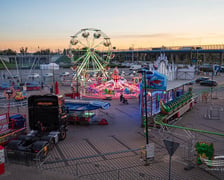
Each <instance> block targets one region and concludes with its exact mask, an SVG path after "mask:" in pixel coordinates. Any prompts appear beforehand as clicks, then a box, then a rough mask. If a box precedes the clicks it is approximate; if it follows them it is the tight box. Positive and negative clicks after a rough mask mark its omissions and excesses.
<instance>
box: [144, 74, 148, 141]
mask: <svg viewBox="0 0 224 180" xmlns="http://www.w3.org/2000/svg"><path fill="white" fill-rule="evenodd" d="M144 91H145V96H144V98H145V103H144V104H145V121H146V122H145V136H146V144H149V137H148V111H147V92H146V72H145V71H144Z"/></svg>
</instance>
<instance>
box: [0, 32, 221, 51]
mask: <svg viewBox="0 0 224 180" xmlns="http://www.w3.org/2000/svg"><path fill="white" fill-rule="evenodd" d="M222 39H224V35H223V34H220V35H217V36H214V35H213V36H211V35H210V36H209V35H208V36H206V37H197V36H187V35H182V36H181V35H179V36H178V35H176V36H171V35H168V34H167V35H157V36H148V37H147V36H133V37H131V36H124V37H122V36H121V37H116V36H114V37H113V36H112V37H111V43H112V46H113V47H116V49H117V50H119V49H129V48H130V47H132V48H134V49H144V48H151V47H161V46H170V47H172V46H173V47H174V46H192V45H214V44H224V42H223V41H220V40H222ZM69 41H70V38H64V39H34V40H28V39H26V40H8V41H7V40H3V41H1V42H0V50H4V49H12V50H16V51H17V52H19V50H20V48H21V47H28V52H36V51H38V50H41V49H50V50H51V51H53V52H56V51H58V50H59V49H60V50H63V49H67V48H69Z"/></svg>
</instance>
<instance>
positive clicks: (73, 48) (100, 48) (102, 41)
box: [69, 28, 113, 77]
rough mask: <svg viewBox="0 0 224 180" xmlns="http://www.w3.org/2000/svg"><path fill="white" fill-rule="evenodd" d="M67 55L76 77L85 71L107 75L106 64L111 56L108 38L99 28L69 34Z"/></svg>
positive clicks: (84, 73)
mask: <svg viewBox="0 0 224 180" xmlns="http://www.w3.org/2000/svg"><path fill="white" fill-rule="evenodd" d="M69 56H70V58H71V59H72V61H73V63H74V68H73V69H74V70H75V71H76V77H79V76H80V75H84V76H85V75H86V74H87V73H91V72H93V73H97V72H99V73H102V75H103V76H108V75H107V69H106V68H107V65H108V64H109V61H110V59H112V58H113V54H112V45H111V42H110V38H109V37H108V36H107V35H106V34H105V33H103V32H102V31H101V30H99V29H93V28H86V29H81V30H80V31H79V32H77V33H76V34H75V35H73V36H71V40H70V48H69Z"/></svg>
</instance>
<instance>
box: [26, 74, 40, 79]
mask: <svg viewBox="0 0 224 180" xmlns="http://www.w3.org/2000/svg"><path fill="white" fill-rule="evenodd" d="M39 77H40V75H39V74H38V73H32V74H30V75H28V78H39Z"/></svg>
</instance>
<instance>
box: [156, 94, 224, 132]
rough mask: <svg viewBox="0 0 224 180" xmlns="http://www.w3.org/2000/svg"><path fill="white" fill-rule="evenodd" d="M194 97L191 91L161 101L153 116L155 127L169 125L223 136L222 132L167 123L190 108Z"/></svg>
mask: <svg viewBox="0 0 224 180" xmlns="http://www.w3.org/2000/svg"><path fill="white" fill-rule="evenodd" d="M194 103H195V102H194V98H193V97H192V92H187V93H185V94H183V95H182V96H180V97H179V98H177V99H174V100H173V101H172V103H171V102H170V103H167V104H163V103H162V102H161V109H162V110H161V112H160V113H158V114H157V115H155V116H154V117H153V123H152V124H153V125H154V126H156V127H170V128H178V129H183V130H189V131H194V132H199V133H207V134H213V135H218V136H224V134H223V133H219V132H212V131H207V130H201V129H195V128H189V127H184V126H177V125H173V124H169V121H170V120H172V119H174V118H179V117H180V116H182V115H183V114H184V113H185V112H187V111H188V110H190V109H191V108H192V107H193V105H194Z"/></svg>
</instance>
